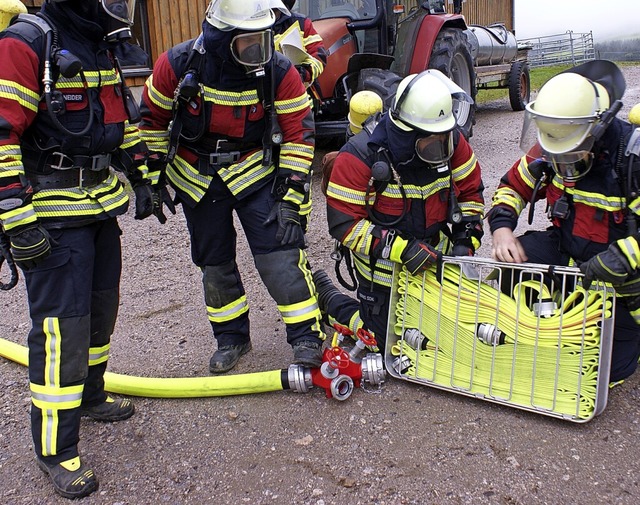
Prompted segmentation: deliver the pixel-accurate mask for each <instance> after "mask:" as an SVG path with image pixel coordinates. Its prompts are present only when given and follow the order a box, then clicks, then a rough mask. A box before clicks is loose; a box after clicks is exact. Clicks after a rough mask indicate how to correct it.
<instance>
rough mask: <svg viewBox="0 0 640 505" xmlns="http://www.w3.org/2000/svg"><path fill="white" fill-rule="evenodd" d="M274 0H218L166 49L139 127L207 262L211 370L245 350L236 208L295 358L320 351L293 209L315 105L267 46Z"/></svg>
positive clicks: (304, 172) (310, 145) (197, 252)
mask: <svg viewBox="0 0 640 505" xmlns="http://www.w3.org/2000/svg"><path fill="white" fill-rule="evenodd" d="M271 8H278V9H281V10H284V11H285V12H287V10H286V8H285V6H284V5H283V4H282V2H280V0H272V1H270V2H264V1H259V0H251V1H243V2H238V1H237V0H213V1H212V2H211V3H210V4H209V6H208V8H207V11H206V16H205V20H204V22H203V24H202V27H203V31H202V34H201V36H200V37H198V38H196V39H193V40H190V41H187V42H185V43H182V44H179V45H177V46H175V47H173V48H171V49H170V50H169V51H167V52H166V53H164V54H162V55H161V56H160V57H159V58H158V61H157V62H156V64H155V67H154V72H153V75H152V76H151V77H150V78H149V79H148V81H147V83H146V85H145V87H144V90H143V95H142V116H143V119H142V122H141V123H140V133H141V136H142V138H143V139H144V140H146V141H147V143H148V145H149V148H150V149H152V150H156V151H157V152H159V153H162V155H163V156H164V161H165V162H168V164H167V166H166V177H167V178H168V180H169V182H170V184H171V185H172V186H173V187H174V188H175V190H176V195H177V200H178V202H180V203H181V204H182V208H183V209H184V214H185V217H186V220H187V227H188V229H189V233H190V238H191V256H192V259H193V262H194V263H195V264H196V265H197V266H198V267H199V268H200V269H201V270H202V273H203V285H204V296H205V302H206V306H207V313H208V317H209V321H210V322H211V327H212V329H213V334H214V337H215V338H216V340H217V344H218V348H217V350H216V352H215V353H214V354H213V356H212V357H211V360H210V363H209V369H210V371H211V372H212V373H224V372H227V371H229V370H231V369H232V368H233V367H234V366H235V365H236V363H237V362H238V360H239V358H240V357H241V356H242V355H243V354H245V353H247V352H248V351H249V350H250V349H251V339H250V330H249V304H248V301H247V296H246V294H245V289H244V287H243V283H242V280H241V277H240V272H239V269H238V265H237V263H236V230H235V227H234V218H233V211H235V213H236V215H237V217H238V219H239V220H240V223H241V225H242V228H243V230H244V234H245V236H246V238H247V241H248V243H249V247H250V249H251V253H252V255H253V259H254V262H255V266H256V267H257V270H258V272H259V274H260V276H261V278H262V281H263V282H264V284H265V285H266V286H267V288H268V290H269V293H270V295H271V296H272V298H273V299H274V300H275V301H276V303H277V306H278V309H279V311H280V314H281V315H282V320H283V322H284V323H285V325H286V331H287V341H288V343H289V344H290V345H291V346H292V347H293V354H294V361H295V362H296V363H298V364H301V365H305V366H310V367H315V366H319V365H320V364H321V358H322V353H321V344H322V339H323V338H324V334H323V333H322V330H321V325H320V319H321V315H320V311H319V309H318V304H317V299H316V293H315V289H314V286H313V282H312V278H311V272H310V271H309V268H308V266H307V258H306V254H305V251H304V248H305V237H304V233H303V227H304V223H303V220H302V219H301V217H300V204H301V203H302V202H303V201H304V200H305V198H306V196H307V192H308V188H309V178H310V176H309V172H310V167H311V162H312V159H313V152H314V124H313V116H312V114H311V109H310V107H309V99H308V95H307V94H306V92H305V89H304V86H303V84H302V81H301V79H300V75H299V74H298V72H297V70H296V69H295V67H294V66H293V65H292V64H291V62H290V61H289V60H287V59H286V58H285V57H284V56H282V55H281V54H280V53H277V52H274V51H273V40H272V32H271V27H272V26H273V23H274V21H275V15H274V13H273V11H272V10H271ZM185 86H188V89H187V92H186V93H185V90H184V88H185ZM174 96H175V97H176V99H175V100H174ZM178 132H179V133H178ZM174 153H175V156H174Z"/></svg>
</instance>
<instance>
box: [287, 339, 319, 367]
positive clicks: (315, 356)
mask: <svg viewBox="0 0 640 505" xmlns="http://www.w3.org/2000/svg"><path fill="white" fill-rule="evenodd" d="M293 362H294V363H295V364H296V365H302V366H306V367H309V368H318V367H319V366H320V365H322V342H320V341H318V342H315V341H313V340H299V341H297V342H296V343H295V344H293Z"/></svg>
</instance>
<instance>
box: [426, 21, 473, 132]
mask: <svg viewBox="0 0 640 505" xmlns="http://www.w3.org/2000/svg"><path fill="white" fill-rule="evenodd" d="M429 68H435V69H436V70H440V72H442V73H443V74H445V75H446V76H448V77H449V78H450V79H451V80H452V81H453V82H455V83H456V84H457V85H458V86H460V87H461V88H462V89H463V90H465V91H466V93H467V94H468V95H469V96H470V97H471V98H472V99H473V100H474V103H468V102H461V101H458V100H454V103H453V110H454V113H455V114H456V117H457V119H458V126H459V127H460V130H461V131H462V134H463V135H464V136H465V137H466V138H467V139H468V138H470V137H471V136H472V135H473V125H474V124H475V122H476V115H475V113H476V104H475V99H476V93H477V88H476V74H475V71H474V68H473V59H472V58H471V49H470V46H469V42H468V41H467V37H466V35H465V34H464V33H463V31H462V30H460V29H458V28H443V29H442V30H441V31H440V33H439V34H438V36H437V37H436V40H435V42H434V44H433V50H432V52H431V58H430V60H429Z"/></svg>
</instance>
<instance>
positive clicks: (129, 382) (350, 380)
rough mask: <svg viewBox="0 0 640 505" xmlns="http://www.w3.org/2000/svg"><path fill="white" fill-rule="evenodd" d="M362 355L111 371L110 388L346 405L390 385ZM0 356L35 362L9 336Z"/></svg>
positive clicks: (378, 360)
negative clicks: (168, 371) (203, 370)
mask: <svg viewBox="0 0 640 505" xmlns="http://www.w3.org/2000/svg"><path fill="white" fill-rule="evenodd" d="M359 354H360V353H359V352H358V353H355V354H349V353H347V352H346V351H345V350H344V349H342V348H340V347H331V348H328V349H325V351H324V363H323V365H322V367H320V368H313V369H311V368H307V367H303V366H300V365H290V366H289V368H288V369H282V370H271V371H267V372H257V373H248V374H238V375H227V376H209V377H184V378H157V377H138V376H129V375H123V374H117V373H112V372H106V373H105V375H104V381H105V390H106V391H108V392H111V393H118V394H123V395H130V396H143V397H148V398H203V397H212V396H232V395H244V394H252V393H266V392H271V391H281V390H285V389H291V390H293V391H294V392H296V393H307V392H308V391H309V390H310V389H312V388H313V387H314V386H315V387H319V388H323V389H325V392H326V396H327V398H334V399H336V400H339V401H343V400H346V399H347V398H349V396H350V395H351V393H352V392H353V389H354V387H358V386H363V387H364V384H370V385H373V386H378V387H379V386H380V385H381V384H382V382H384V378H385V371H384V368H383V366H382V356H380V354H373V353H369V354H367V355H366V356H364V357H362V358H361V361H359V362H358V363H355V362H354V361H353V359H358V357H359V356H358V355H359ZM0 356H2V357H4V358H7V359H9V360H11V361H15V362H16V363H19V364H21V365H24V366H27V365H28V361H29V355H28V349H27V348H26V347H24V346H22V345H19V344H16V343H14V342H10V341H8V340H6V339H3V338H0ZM336 371H337V373H335V372H336ZM327 374H328V375H329V376H327Z"/></svg>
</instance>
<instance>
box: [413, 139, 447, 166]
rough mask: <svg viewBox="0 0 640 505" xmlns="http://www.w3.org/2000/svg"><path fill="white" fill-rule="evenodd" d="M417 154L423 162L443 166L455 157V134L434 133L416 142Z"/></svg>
mask: <svg viewBox="0 0 640 505" xmlns="http://www.w3.org/2000/svg"><path fill="white" fill-rule="evenodd" d="M416 154H417V155H418V158H420V159H421V160H422V161H424V162H426V163H429V164H432V165H436V164H437V165H441V164H442V163H444V162H446V161H448V160H449V158H451V156H453V134H452V133H451V132H447V133H434V134H431V135H428V136H426V137H420V138H418V140H416Z"/></svg>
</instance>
